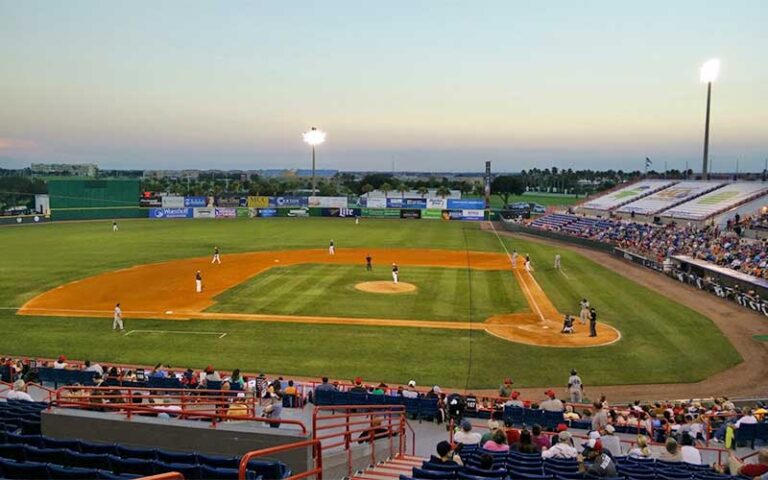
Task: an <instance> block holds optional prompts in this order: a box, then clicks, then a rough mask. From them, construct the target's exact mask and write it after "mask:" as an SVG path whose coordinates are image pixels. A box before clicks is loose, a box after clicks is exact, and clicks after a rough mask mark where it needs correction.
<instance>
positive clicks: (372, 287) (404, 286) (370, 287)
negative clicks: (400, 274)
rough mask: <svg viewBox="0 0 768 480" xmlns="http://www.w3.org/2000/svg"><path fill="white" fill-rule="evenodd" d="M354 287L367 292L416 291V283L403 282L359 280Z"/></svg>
mask: <svg viewBox="0 0 768 480" xmlns="http://www.w3.org/2000/svg"><path fill="white" fill-rule="evenodd" d="M355 288H356V289H358V290H361V291H363V292H368V293H406V292H414V291H416V285H414V284H412V283H405V282H399V283H395V282H387V281H382V282H361V283H358V284H357V285H355Z"/></svg>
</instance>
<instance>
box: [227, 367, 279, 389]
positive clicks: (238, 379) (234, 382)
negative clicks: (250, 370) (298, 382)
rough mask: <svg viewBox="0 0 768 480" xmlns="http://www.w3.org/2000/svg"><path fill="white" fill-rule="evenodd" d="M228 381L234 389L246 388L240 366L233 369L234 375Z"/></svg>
mask: <svg viewBox="0 0 768 480" xmlns="http://www.w3.org/2000/svg"><path fill="white" fill-rule="evenodd" d="M227 381H228V382H229V384H230V386H231V387H233V390H245V380H244V379H243V376H242V375H241V374H240V369H239V368H236V369H234V370H233V371H232V375H230V376H229V379H228V380H227ZM289 383H291V382H289Z"/></svg>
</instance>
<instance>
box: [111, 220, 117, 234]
mask: <svg viewBox="0 0 768 480" xmlns="http://www.w3.org/2000/svg"><path fill="white" fill-rule="evenodd" d="M112 231H113V232H116V231H117V220H112Z"/></svg>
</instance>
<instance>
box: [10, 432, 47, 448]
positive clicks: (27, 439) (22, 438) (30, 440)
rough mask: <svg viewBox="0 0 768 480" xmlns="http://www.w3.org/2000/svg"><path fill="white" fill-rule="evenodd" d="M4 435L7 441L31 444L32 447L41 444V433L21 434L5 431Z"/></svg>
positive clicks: (40, 445)
mask: <svg viewBox="0 0 768 480" xmlns="http://www.w3.org/2000/svg"><path fill="white" fill-rule="evenodd" d="M5 436H6V439H7V440H8V443H18V444H25V445H32V446H33V447H42V446H43V436H42V435H21V434H18V433H11V432H7V433H6V434H5Z"/></svg>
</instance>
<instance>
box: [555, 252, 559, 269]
mask: <svg viewBox="0 0 768 480" xmlns="http://www.w3.org/2000/svg"><path fill="white" fill-rule="evenodd" d="M555 270H560V254H559V253H558V254H556V255H555Z"/></svg>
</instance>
